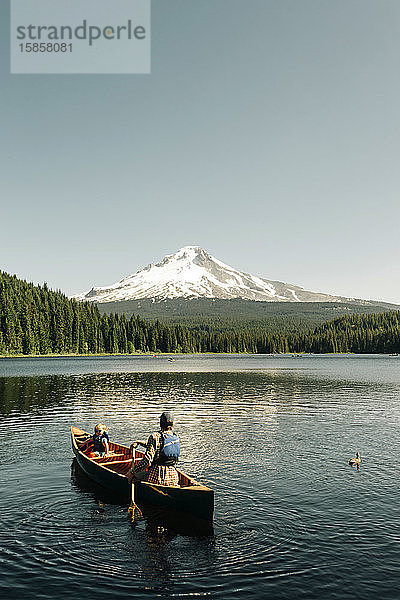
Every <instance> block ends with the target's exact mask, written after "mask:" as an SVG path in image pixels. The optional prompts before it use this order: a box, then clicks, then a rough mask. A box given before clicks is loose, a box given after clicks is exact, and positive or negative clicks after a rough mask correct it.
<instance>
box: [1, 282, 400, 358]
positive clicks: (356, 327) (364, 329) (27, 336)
mask: <svg viewBox="0 0 400 600" xmlns="http://www.w3.org/2000/svg"><path fill="white" fill-rule="evenodd" d="M399 315H400V313H399V312H397V311H392V312H385V313H379V314H369V315H365V314H361V315H349V316H345V317H341V318H338V319H336V320H334V321H330V322H328V323H324V324H323V325H321V326H319V327H317V328H316V329H314V330H313V331H304V330H294V331H293V332H292V333H286V332H285V333H278V332H273V333H272V332H271V331H270V330H269V329H268V328H267V327H263V326H262V324H259V325H258V326H256V325H253V326H252V327H249V326H248V325H247V326H246V324H243V326H242V327H241V326H240V324H236V323H235V327H227V326H226V323H224V324H223V323H221V328H220V329H218V327H217V326H216V325H215V323H214V324H213V326H212V327H209V326H208V325H207V323H206V322H202V323H201V324H198V325H196V326H190V327H189V326H183V325H180V324H174V325H172V324H171V325H167V324H165V323H161V322H160V321H158V320H156V321H153V322H149V321H146V320H144V319H141V318H140V317H139V316H135V315H132V316H131V317H130V318H126V317H125V315H124V314H122V315H117V314H103V315H101V314H100V312H99V310H98V308H97V306H96V305H94V304H92V303H90V302H77V301H76V300H71V299H69V298H67V297H66V296H65V295H64V294H63V293H62V292H60V291H51V290H49V289H48V287H47V285H46V284H44V285H43V286H35V285H33V284H32V283H27V282H25V281H22V280H20V279H18V278H17V277H16V276H15V275H14V276H11V275H8V274H7V273H4V272H1V271H0V354H2V355H16V354H24V355H30V354H101V353H113V354H118V353H121V354H125V353H133V352H137V351H140V352H154V353H157V352H167V353H172V352H183V353H194V352H233V353H235V352H243V353H254V354H257V353H258V354H276V353H284V352H294V353H298V352H312V353H325V352H355V353H395V352H400V321H399Z"/></svg>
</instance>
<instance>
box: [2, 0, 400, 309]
mask: <svg viewBox="0 0 400 600" xmlns="http://www.w3.org/2000/svg"><path fill="white" fill-rule="evenodd" d="M33 1H34V0H33ZM8 23H9V9H8V2H4V1H3V2H2V3H1V8H0V24H1V25H0V27H1V34H2V35H1V44H2V52H1V59H0V60H1V63H0V67H1V113H0V119H1V124H0V125H1V129H0V131H1V138H0V140H1V141H0V148H1V157H0V164H1V168H2V177H1V182H2V190H1V223H2V227H1V236H0V269H2V270H5V271H7V272H10V273H16V274H17V275H18V276H20V277H22V278H24V279H28V280H31V281H35V282H39V283H40V282H43V281H47V283H48V284H49V285H50V286H51V287H52V288H57V289H62V290H63V291H65V292H66V293H68V294H72V293H77V292H82V291H85V290H88V289H90V287H91V286H92V285H107V284H111V283H114V282H115V281H117V280H119V279H121V278H122V277H124V276H127V275H129V274H131V273H133V272H135V271H136V270H137V269H138V268H140V267H142V266H145V265H146V264H147V263H149V262H154V261H157V260H159V259H161V258H162V257H163V256H164V255H165V254H168V253H173V252H175V251H176V250H177V249H178V248H180V247H181V246H184V245H189V244H196V245H200V246H202V247H203V248H205V249H206V250H208V251H209V252H211V254H213V255H214V256H216V257H217V258H219V259H220V260H223V261H224V262H226V263H228V264H230V265H232V266H234V267H236V268H239V269H241V270H244V271H247V272H251V273H252V274H256V275H259V276H262V277H266V278H268V279H277V280H280V281H286V282H290V283H294V284H298V285H301V286H303V287H305V288H307V289H311V290H316V291H324V292H331V293H335V294H341V295H345V296H355V297H361V298H374V299H385V300H387V301H393V302H398V303H400V280H399V276H398V274H399V266H398V265H399V258H400V256H399V218H400V202H399V189H400V185H399V184H400V169H399V156H400V117H399V111H400V2H399V1H398V0H275V1H271V0H201V1H199V0H168V1H166V0H153V2H152V74H151V75H123V76H120V75H77V76H70V75H56V76H54V75H31V76H24V75H10V74H9V50H8V45H9V25H8Z"/></svg>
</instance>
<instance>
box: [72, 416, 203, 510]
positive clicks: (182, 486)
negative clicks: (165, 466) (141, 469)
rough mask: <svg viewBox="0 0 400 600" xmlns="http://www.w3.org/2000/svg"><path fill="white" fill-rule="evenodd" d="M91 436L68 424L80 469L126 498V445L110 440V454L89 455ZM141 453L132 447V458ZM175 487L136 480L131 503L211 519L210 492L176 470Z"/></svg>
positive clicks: (128, 460) (138, 457)
mask: <svg viewBox="0 0 400 600" xmlns="http://www.w3.org/2000/svg"><path fill="white" fill-rule="evenodd" d="M90 438H91V435H90V434H89V433H87V432H86V431H82V429H78V428H77V427H73V426H72V427H71V441H72V450H73V452H74V454H75V456H76V459H77V462H78V464H79V466H80V467H81V469H82V470H83V471H84V472H85V473H86V475H88V477H90V479H92V480H93V481H95V482H96V483H98V484H100V485H102V486H103V487H105V488H108V489H110V490H112V491H113V492H115V493H116V494H118V495H119V496H123V497H126V498H130V496H131V484H130V483H129V481H128V478H127V474H128V473H129V471H130V469H131V467H132V452H131V450H130V448H128V447H127V446H123V445H122V444H116V443H114V442H110V444H109V448H110V453H112V455H111V456H110V455H109V456H107V457H95V458H94V457H91V456H90V454H92V452H91V447H90V444H86V442H88V441H89V440H90ZM142 457H143V452H140V451H139V450H136V460H138V461H139V460H141V459H142ZM177 471H178V475H179V487H171V486H167V485H157V484H154V483H148V482H147V481H140V482H136V483H135V484H134V485H135V502H136V503H137V504H138V505H139V506H140V504H141V503H143V504H147V503H148V504H152V505H157V506H163V507H166V508H168V509H172V510H174V511H179V512H182V513H186V514H187V515H190V516H193V517H195V518H197V519H201V520H204V521H209V522H211V521H212V520H213V517H214V491H213V490H212V489H210V488H209V487H207V486H205V485H202V484H201V483H199V482H198V481H196V480H194V479H193V478H192V477H189V476H188V475H186V474H185V473H183V472H182V471H180V470H179V469H177Z"/></svg>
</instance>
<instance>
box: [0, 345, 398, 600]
mask: <svg viewBox="0 0 400 600" xmlns="http://www.w3.org/2000/svg"><path fill="white" fill-rule="evenodd" d="M174 358H175V361H174V362H171V361H168V360H167V357H158V358H154V357H152V356H134V357H127V356H125V357H77V358H22V359H18V358H15V359H14V358H4V359H0V436H1V443H0V481H1V486H0V511H1V512H0V514H1V519H2V534H1V538H0V593H1V595H2V597H3V598H5V599H7V600H8V599H9V598H14V597H15V598H18V599H22V600H25V599H26V600H30V599H32V600H33V599H35V600H36V599H43V600H44V599H46V600H47V599H51V600H58V599H60V600H61V599H62V600H64V599H65V598H66V597H67V598H68V599H69V600H75V599H76V600H77V599H78V598H79V599H82V598H85V597H95V598H96V599H97V600H99V599H100V600H103V599H106V598H113V599H121V600H122V599H126V598H128V597H131V598H138V599H140V598H163V599H166V598H192V597H193V596H196V597H200V598H211V599H214V598H216V599H219V598H220V599H221V600H230V599H233V598H235V599H243V600H244V599H246V600H248V599H252V598H254V599H258V598H260V599H262V598H271V599H273V600H275V599H276V600H279V599H288V600H289V599H293V598H300V599H302V598H304V599H307V600H314V599H315V600H316V599H323V600H328V599H338V600H345V599H362V600H364V599H365V600H369V599H371V598H373V597H374V596H375V595H379V598H380V599H383V600H385V599H393V600H394V599H397V598H398V597H399V591H398V588H399V584H398V564H399V557H400V550H399V541H400V519H399V517H400V514H399V513H400V503H399V501H398V491H399V484H398V475H397V458H398V456H399V452H400V441H399V424H400V362H399V361H400V357H389V356H369V355H365V356H355V355H341V356H335V355H329V356H328V355H326V356H323V355H321V356H302V357H294V356H289V355H288V356H276V357H272V356H263V355H257V356H246V355H240V356H239V355H233V356H232V355H223V356H221V355H207V356H176V357H174ZM165 409H171V410H173V412H174V413H175V417H176V431H177V433H179V436H180V438H181V448H182V454H181V460H180V468H181V469H182V470H183V471H185V472H187V473H189V474H190V475H192V476H193V477H195V478H196V479H198V480H200V481H202V482H204V483H206V484H207V485H209V486H210V487H212V488H213V489H214V490H215V522H214V528H213V530H212V531H210V532H207V533H206V534H202V533H199V532H197V531H191V529H190V527H189V528H188V530H187V531H185V530H184V531H181V530H179V528H175V529H174V527H171V526H170V524H168V523H167V522H166V524H165V526H160V524H159V523H158V524H155V523H154V522H153V521H152V519H150V518H148V517H146V516H145V515H143V516H142V517H141V516H140V515H139V516H138V518H137V520H136V521H135V523H134V524H133V525H132V524H131V523H130V522H129V520H128V518H127V506H126V505H125V504H123V503H122V504H121V503H120V502H119V501H118V500H117V499H115V498H113V497H112V496H110V495H109V494H107V493H104V492H103V491H102V490H101V488H99V487H97V486H94V485H93V484H91V483H90V482H89V481H88V480H86V479H85V477H83V476H82V474H81V473H80V472H79V469H78V468H77V466H76V465H75V463H74V461H73V453H72V450H71V444H70V439H69V438H70V431H69V428H70V425H71V424H74V425H76V426H78V427H80V428H82V429H85V430H86V431H92V430H93V427H94V425H95V423H97V422H99V421H102V422H105V423H106V424H107V426H108V429H109V432H110V436H111V439H114V440H115V441H118V442H121V443H125V444H127V445H129V444H130V443H131V442H132V441H133V440H135V439H147V437H148V435H149V434H150V433H151V432H152V431H155V430H156V429H157V426H158V419H159V416H160V414H161V412H162V411H163V410H165ZM357 451H359V452H360V453H361V460H362V462H361V467H360V469H359V470H357V469H356V468H353V467H350V466H349V465H348V460H349V458H350V457H352V456H355V453H356V452H357Z"/></svg>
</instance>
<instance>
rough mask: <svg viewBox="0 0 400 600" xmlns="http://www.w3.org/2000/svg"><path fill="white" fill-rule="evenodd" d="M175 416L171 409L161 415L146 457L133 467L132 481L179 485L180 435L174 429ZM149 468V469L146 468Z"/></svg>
mask: <svg viewBox="0 0 400 600" xmlns="http://www.w3.org/2000/svg"><path fill="white" fill-rule="evenodd" d="M173 426H174V417H173V416H172V413H170V412H169V411H165V412H163V413H162V415H161V417H160V430H159V431H156V432H154V433H152V434H151V435H150V437H149V439H148V440H147V446H146V452H145V454H144V457H143V458H142V460H141V461H140V462H138V463H137V464H136V465H133V464H132V469H131V471H130V474H129V475H128V478H129V480H130V481H133V480H134V479H136V480H145V481H148V482H149V483H157V484H159V485H170V486H173V487H178V486H179V476H178V472H177V470H176V468H175V465H176V463H177V461H178V458H179V454H180V443H179V438H178V436H177V435H176V434H175V433H174V431H173ZM147 468H148V471H145V469H147Z"/></svg>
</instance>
